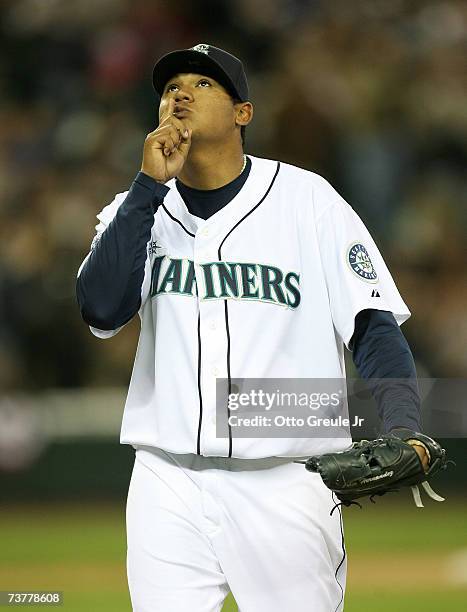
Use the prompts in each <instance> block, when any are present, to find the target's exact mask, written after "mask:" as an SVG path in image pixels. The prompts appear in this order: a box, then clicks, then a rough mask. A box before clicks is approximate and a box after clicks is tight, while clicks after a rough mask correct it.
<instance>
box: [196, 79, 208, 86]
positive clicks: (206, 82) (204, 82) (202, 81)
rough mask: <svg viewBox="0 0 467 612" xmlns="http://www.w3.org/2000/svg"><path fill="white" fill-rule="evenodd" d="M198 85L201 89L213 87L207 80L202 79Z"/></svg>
mask: <svg viewBox="0 0 467 612" xmlns="http://www.w3.org/2000/svg"><path fill="white" fill-rule="evenodd" d="M198 85H200V86H201V87H211V83H210V82H209V81H208V80H207V79H201V80H200V81H198Z"/></svg>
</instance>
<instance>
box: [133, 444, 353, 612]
mask: <svg viewBox="0 0 467 612" xmlns="http://www.w3.org/2000/svg"><path fill="white" fill-rule="evenodd" d="M334 503H335V502H334V499H333V496H332V494H331V492H330V491H329V490H328V489H327V488H326V487H325V485H324V484H323V483H322V480H321V477H320V476H318V475H317V474H311V473H309V472H307V471H306V470H305V467H304V466H303V465H300V464H296V463H293V462H292V460H291V459H290V458H267V459H227V458H225V459H224V458H218V457H200V456H197V455H179V454H177V455H175V454H171V453H167V452H165V451H162V450H158V449H155V448H149V447H139V448H138V449H137V450H136V456H135V464H134V468H133V473H132V476H131V482H130V487H129V491H128V500H127V517H126V518H127V544H128V550H127V572H128V584H129V590H130V596H131V601H132V606H133V610H134V611H135V612H219V611H220V610H221V608H222V604H223V601H224V599H225V597H226V595H227V594H228V592H229V591H230V590H231V591H232V593H233V595H234V597H235V599H236V601H237V604H238V607H239V610H240V611H241V612H308V611H309V612H341V611H342V610H343V605H344V603H343V599H344V589H345V577H346V555H345V548H344V538H343V531H342V516H341V512H340V508H336V510H335V512H333V514H332V516H330V514H329V513H330V511H331V509H332V508H333V506H334Z"/></svg>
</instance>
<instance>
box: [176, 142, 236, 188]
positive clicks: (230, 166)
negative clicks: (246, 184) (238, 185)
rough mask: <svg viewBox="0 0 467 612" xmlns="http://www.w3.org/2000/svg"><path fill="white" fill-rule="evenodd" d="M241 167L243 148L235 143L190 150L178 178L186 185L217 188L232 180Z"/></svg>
mask: <svg viewBox="0 0 467 612" xmlns="http://www.w3.org/2000/svg"><path fill="white" fill-rule="evenodd" d="M242 167H243V150H242V148H241V147H239V146H238V145H236V146H235V147H234V148H232V149H230V150H229V148H227V147H222V148H221V147H219V149H216V148H213V147H212V145H211V146H210V147H209V149H208V150H207V149H204V150H203V149H194V150H190V154H189V156H188V159H187V160H186V162H185V164H184V166H183V168H182V171H181V172H180V174H179V175H178V178H179V180H180V181H182V183H183V184H184V185H187V187H193V188H194V189H218V188H219V187H223V186H224V185H227V183H230V182H231V181H233V180H234V179H235V178H237V176H238V175H239V174H240V173H241V171H242Z"/></svg>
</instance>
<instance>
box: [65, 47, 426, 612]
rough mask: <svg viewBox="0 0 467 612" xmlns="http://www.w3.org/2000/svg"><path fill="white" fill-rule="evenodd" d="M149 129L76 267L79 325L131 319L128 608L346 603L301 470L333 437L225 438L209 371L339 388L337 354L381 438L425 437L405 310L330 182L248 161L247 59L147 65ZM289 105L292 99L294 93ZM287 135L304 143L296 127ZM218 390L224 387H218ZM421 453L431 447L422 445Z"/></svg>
mask: <svg viewBox="0 0 467 612" xmlns="http://www.w3.org/2000/svg"><path fill="white" fill-rule="evenodd" d="M153 84H154V87H155V90H156V92H157V94H158V97H159V100H160V105H159V123H158V126H157V127H156V129H155V130H154V131H152V132H151V133H149V134H148V136H147V138H146V141H145V143H144V150H143V161H142V165H141V171H140V172H139V173H138V174H137V176H136V178H135V180H134V181H133V183H132V185H131V186H130V188H129V190H128V191H125V192H123V193H119V194H117V195H116V196H115V199H114V200H113V201H112V202H111V203H110V204H109V205H108V206H105V208H103V210H102V211H101V212H100V213H99V214H98V215H97V218H98V221H99V222H98V224H97V226H96V235H95V238H94V240H93V243H92V245H91V250H90V252H89V254H88V255H87V256H86V258H85V259H84V261H83V263H82V265H81V266H80V269H79V271H78V278H77V297H78V302H79V306H80V310H81V314H82V317H83V319H84V321H85V322H86V323H87V324H88V325H89V326H90V329H91V331H92V333H93V334H94V335H95V336H97V337H98V338H103V339H105V338H111V337H112V336H114V335H115V334H117V333H118V332H119V331H120V330H121V329H122V328H123V327H124V326H125V324H126V323H127V322H128V321H130V320H131V319H132V318H133V316H134V315H135V314H136V313H138V315H139V317H140V321H141V333H140V337H139V342H138V347H137V352H136V357H135V363H134V368H133V373H132V377H131V382H130V386H129V391H128V397H127V401H126V405H125V411H124V416H123V423H122V430H121V438H120V441H121V443H123V444H130V445H132V446H133V447H134V448H135V463H134V468H133V473H132V477H131V482H130V487H129V492H128V500H127V544H128V549H127V571H128V583H129V589H130V595H131V600H132V605H133V609H134V610H136V611H138V612H154V611H156V610H158V611H161V612H188V611H190V612H214V611H218V610H220V609H221V607H222V603H223V601H224V599H225V597H226V595H227V593H228V592H229V591H232V593H233V595H234V596H235V599H236V601H237V604H238V606H239V609H240V610H241V611H242V612H284V611H285V610H287V611H288V612H292V611H296V612H303V610H308V609H309V610H313V611H314V612H338V611H341V610H343V605H344V603H343V602H344V591H345V578H346V551H345V545H344V535H343V525H342V516H341V514H340V508H339V512H334V513H333V514H332V515H330V511H331V509H332V508H333V507H334V506H335V503H336V499H335V497H334V496H333V494H332V492H331V491H330V490H329V489H328V488H327V487H325V486H324V484H323V482H322V480H321V478H320V477H319V475H318V474H310V473H308V472H307V471H306V470H304V469H303V466H301V465H299V464H298V463H295V462H294V459H296V458H300V457H308V456H310V455H320V454H323V453H327V452H330V451H339V450H344V449H346V448H348V447H349V445H350V444H351V439H350V436H349V435H346V436H339V437H337V436H336V437H322V438H319V437H316V436H313V437H312V436H310V437H297V436H296V437H274V438H273V437H267V436H266V435H264V436H259V437H257V438H251V437H249V438H247V437H243V438H241V437H235V432H234V431H233V428H229V431H228V435H226V436H223V437H221V436H218V435H217V434H216V418H219V413H217V415H216V380H217V379H226V380H227V381H231V380H232V379H233V378H240V379H250V378H260V379H270V378H272V379H275V378H277V379H278V378H293V379H294V378H307V379H325V378H331V379H332V378H334V379H338V378H342V377H345V370H344V347H346V348H347V349H349V350H351V351H352V356H353V360H354V362H355V364H356V366H357V369H358V371H359V372H360V374H361V375H362V377H364V378H376V379H384V378H391V379H398V380H399V383H398V384H397V385H391V386H389V387H388V388H385V389H384V393H375V397H377V400H378V409H379V411H380V414H381V418H382V423H383V428H384V431H387V432H389V431H391V430H392V429H393V428H396V427H408V428H411V429H416V430H418V429H419V397H418V392H417V384H416V374H415V368H414V362H413V358H412V355H411V352H410V349H409V347H408V345H407V342H406V340H405V338H404V336H403V335H402V333H401V331H400V329H399V326H400V324H401V323H403V322H404V321H405V320H406V319H407V318H408V317H409V316H410V312H409V310H408V308H407V306H406V305H405V303H404V302H403V300H402V298H401V297H400V295H399V292H398V290H397V288H396V286H395V284H394V281H393V279H392V277H391V275H390V273H389V271H388V269H387V267H386V265H385V262H384V261H383V258H382V256H381V254H380V253H379V251H378V248H377V246H376V245H375V243H374V241H373V239H372V238H371V236H370V234H369V232H368V231H367V229H366V228H365V226H364V225H363V223H362V221H361V220H360V219H359V217H358V216H357V214H356V213H355V212H354V210H353V209H352V208H351V207H350V206H349V204H347V203H346V202H345V201H344V200H343V199H342V197H341V196H340V195H339V194H338V193H337V192H336V191H335V190H334V189H333V187H332V186H331V185H330V184H329V183H328V182H327V181H326V180H325V179H324V178H322V177H321V176H318V175H317V174H314V173H313V172H309V171H307V170H303V169H301V168H297V167H294V166H292V165H289V164H287V163H284V162H279V161H275V160H269V159H262V158H259V157H255V156H253V155H245V153H244V150H243V142H244V136H245V129H246V127H247V126H248V124H249V123H250V122H251V121H252V118H253V105H252V103H251V101H250V100H249V92H248V84H247V78H246V75H245V70H244V67H243V65H242V62H241V61H240V60H239V59H237V58H236V57H234V56H233V55H231V54H229V53H228V52H226V51H224V50H222V49H219V48H216V47H214V46H211V45H208V44H198V45H196V46H195V47H193V48H191V49H185V50H179V51H174V52H172V53H169V54H167V55H165V56H164V57H162V58H161V59H160V60H159V61H158V62H157V63H156V65H155V68H154V73H153ZM290 95H293V92H290ZM290 129H294V130H296V131H297V137H298V138H300V137H302V136H306V137H308V136H307V135H301V134H300V117H299V116H298V117H293V118H292V117H291V126H290ZM229 390H232V389H231V386H229ZM416 450H417V452H418V453H419V455H420V458H421V459H423V461H424V462H425V461H426V457H424V455H423V453H424V451H423V449H422V448H417V449H416Z"/></svg>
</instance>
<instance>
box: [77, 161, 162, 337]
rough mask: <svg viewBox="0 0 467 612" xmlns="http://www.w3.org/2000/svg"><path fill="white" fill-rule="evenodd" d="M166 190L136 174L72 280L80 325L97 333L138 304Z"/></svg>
mask: <svg viewBox="0 0 467 612" xmlns="http://www.w3.org/2000/svg"><path fill="white" fill-rule="evenodd" d="M168 191H169V188H168V187H166V186H165V185H163V184H161V183H158V182H157V181H155V180H154V179H153V178H151V177H150V176H148V175H146V174H144V173H143V172H139V173H138V174H137V176H136V178H135V180H134V181H133V183H132V185H131V187H130V190H129V191H128V194H127V196H126V198H125V200H124V201H123V202H122V204H121V205H120V206H119V208H118V210H117V213H116V215H115V217H114V218H113V219H112V221H111V222H110V223H109V225H108V227H107V228H106V229H105V230H104V232H103V233H102V235H101V236H100V239H99V240H98V241H97V242H96V244H95V245H94V247H93V248H92V250H91V254H90V256H89V258H88V259H87V261H86V263H85V264H84V266H83V269H82V270H81V273H80V275H79V276H78V278H77V281H76V295H77V299H78V304H79V307H80V311H81V316H82V317H83V319H84V321H85V322H86V323H87V324H88V325H91V326H92V327H95V328H97V329H101V330H113V329H117V328H118V327H121V326H122V325H124V324H125V323H127V322H128V321H129V320H130V319H132V318H133V316H134V315H135V314H136V313H137V312H138V310H139V308H140V306H141V287H142V284H143V279H144V266H145V263H146V256H147V255H146V254H147V243H148V241H149V240H150V237H151V229H152V226H153V224H154V214H155V213H156V211H157V208H158V207H159V205H160V203H161V202H162V201H163V199H164V197H165V196H166V195H167V193H168Z"/></svg>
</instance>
